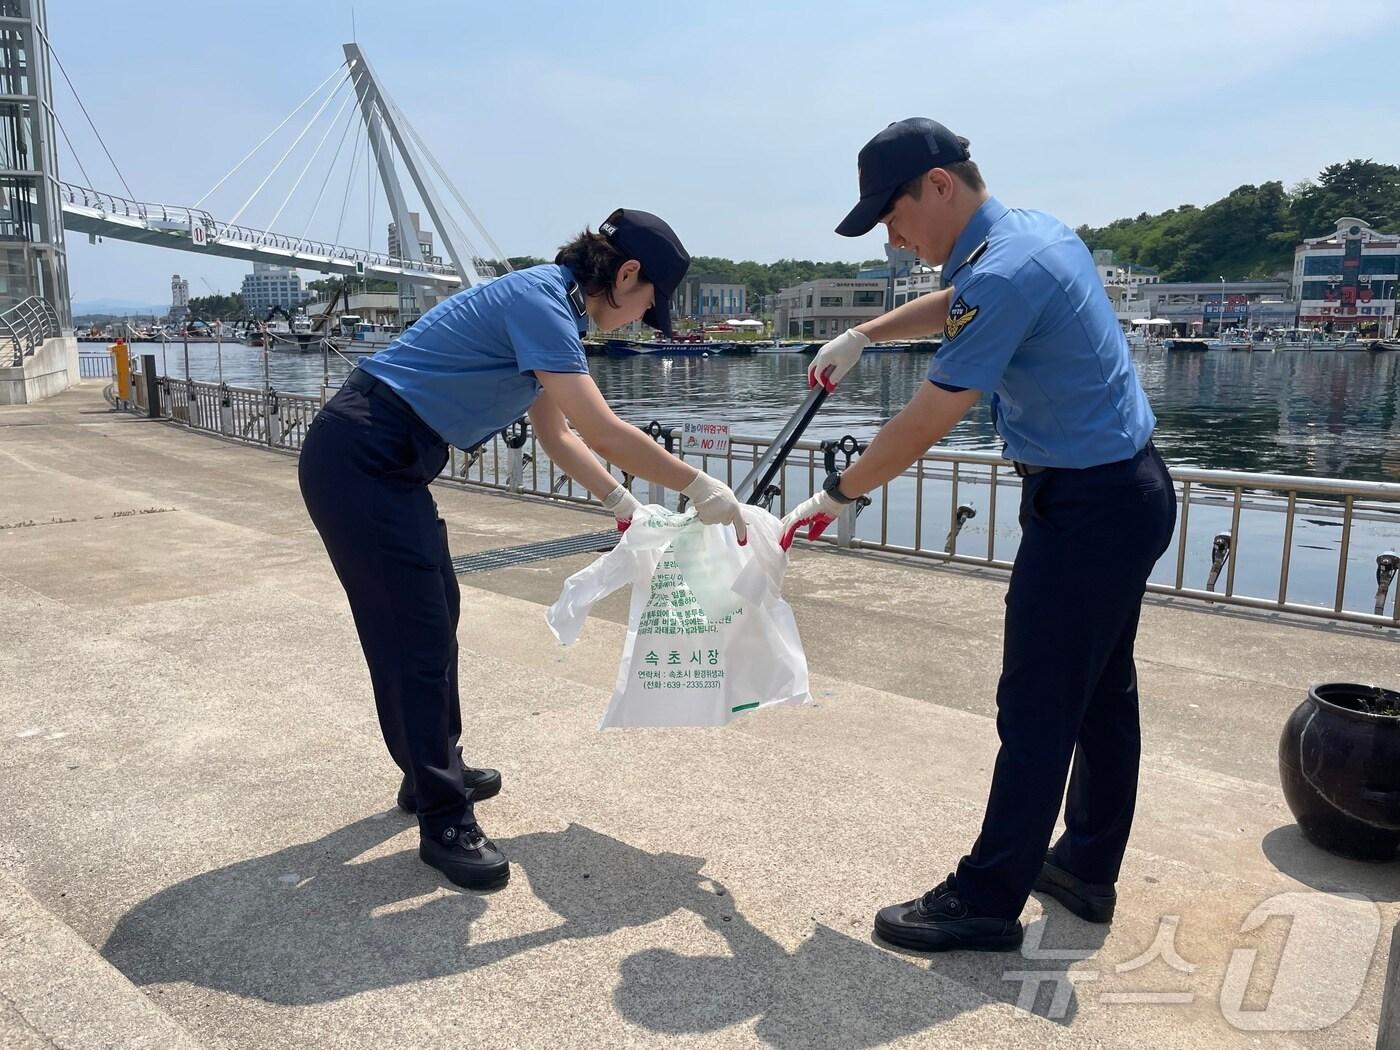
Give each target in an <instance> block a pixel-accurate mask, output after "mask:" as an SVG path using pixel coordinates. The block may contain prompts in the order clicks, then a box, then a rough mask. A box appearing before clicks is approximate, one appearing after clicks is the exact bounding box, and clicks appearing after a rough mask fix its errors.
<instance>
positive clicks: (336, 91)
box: [228, 73, 350, 226]
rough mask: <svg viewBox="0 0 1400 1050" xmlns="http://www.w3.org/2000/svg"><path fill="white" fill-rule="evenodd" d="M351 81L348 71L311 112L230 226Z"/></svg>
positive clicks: (232, 219)
mask: <svg viewBox="0 0 1400 1050" xmlns="http://www.w3.org/2000/svg"><path fill="white" fill-rule="evenodd" d="M349 82H350V74H349V73H346V74H345V78H344V79H343V80H341V82H340V83H338V84H336V86H335V88H334V90H332V91H331V93H330V94H329V95H327V96H326V100H325V101H324V102H322V103H321V105H320V107H319V108H318V109H317V110H316V112H315V113H313V114H311V119H310V120H308V121H307V122H306V127H304V128H302V129H301V133H300V134H299V135H297V137H296V138H294V139H293V140H292V144H291V145H290V146H288V147H287V150H286V152H285V153H283V154H282V156H281V157H279V158H278V159H277V163H276V164H274V165H273V166H272V170H271V171H269V172H268V173H267V174H266V175H265V176H263V180H262V182H260V183H258V188H257V189H255V190H254V191H253V192H252V193H251V194H250V195H249V197H248V199H247V200H246V201H244V202H243V206H242V207H241V208H239V209H238V210H237V211H236V212H234V213H233V218H231V219H229V220H228V224H229V225H230V226H234V225H236V224H237V223H238V219H239V217H240V216H241V215H242V214H243V213H244V212H245V211H247V210H248V205H250V204H252V203H253V201H254V199H255V198H256V197H257V195H258V194H259V193H261V192H262V190H263V187H264V186H266V185H267V184H268V181H269V180H270V179H271V178H272V176H274V175H276V174H277V172H278V170H279V169H280V168H281V167H282V165H283V164H285V163H286V162H287V158H288V157H290V156H291V155H292V151H293V150H295V149H296V148H297V146H298V145H300V144H301V140H302V139H304V138H306V133H307V132H308V131H310V130H311V127H312V125H313V124H315V123H316V121H317V120H319V119H320V117H321V114H322V113H324V112H325V110H326V107H327V106H329V105H330V104H331V102H332V100H334V98H335V97H336V95H338V94H340V89H341V88H342V87H344V86H345V85H346V84H348V83H349Z"/></svg>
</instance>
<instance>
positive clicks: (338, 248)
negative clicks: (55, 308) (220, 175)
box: [59, 182, 457, 278]
mask: <svg viewBox="0 0 1400 1050" xmlns="http://www.w3.org/2000/svg"><path fill="white" fill-rule="evenodd" d="M59 189H60V193H61V195H62V197H63V200H64V202H65V203H67V204H71V205H73V206H75V207H82V208H90V209H92V210H93V211H97V212H100V213H101V214H102V215H104V216H106V215H120V216H122V217H123V218H128V219H137V220H139V221H140V222H142V223H144V224H147V225H150V224H156V226H157V227H158V228H165V229H169V230H172V231H178V230H182V229H188V228H190V227H191V226H202V227H203V228H204V230H205V234H206V236H207V237H208V239H209V242H210V243H211V244H212V243H214V242H216V241H232V242H236V243H238V244H242V245H249V246H252V247H262V248H275V249H278V250H279V251H286V252H292V253H294V254H298V255H309V256H316V257H318V258H326V259H341V260H345V261H347V262H352V263H353V262H362V263H364V264H365V265H366V266H373V267H376V268H380V269H396V270H404V271H406V272H412V273H431V274H438V275H441V276H443V277H452V278H455V277H457V271H456V270H455V269H453V268H452V267H451V266H444V265H442V264H441V263H432V262H420V261H417V260H412V261H411V260H408V259H400V258H397V257H395V256H391V255H386V254H384V253H382V252H374V251H370V250H368V249H365V248H348V247H346V246H344V245H340V244H327V243H326V242H324V241H313V240H308V239H307V238H304V237H291V236H288V235H286V234H282V233H274V232H272V231H269V230H258V229H254V228H253V227H251V226H236V225H234V224H232V223H227V222H222V221H220V220H218V219H216V218H214V216H213V215H211V214H210V213H209V212H207V211H205V210H203V209H202V208H186V207H184V206H182V205H175V204H155V203H149V202H146V201H135V200H130V199H129V198H126V197H118V196H115V195H113V194H110V193H104V192H103V191H101V190H94V189H91V188H89V187H87V186H78V185H75V184H73V183H70V182H60V183H59Z"/></svg>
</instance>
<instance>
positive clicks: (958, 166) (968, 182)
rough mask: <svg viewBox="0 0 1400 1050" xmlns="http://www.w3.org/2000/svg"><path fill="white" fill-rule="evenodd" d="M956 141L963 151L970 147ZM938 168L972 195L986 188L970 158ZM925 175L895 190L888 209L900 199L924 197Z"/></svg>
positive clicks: (887, 212)
mask: <svg viewBox="0 0 1400 1050" xmlns="http://www.w3.org/2000/svg"><path fill="white" fill-rule="evenodd" d="M958 141H959V142H961V143H962V146H963V149H967V148H968V147H969V146H970V145H971V143H969V142H968V141H967V139H965V138H963V137H962V136H961V135H959V136H958ZM939 167H940V168H942V169H943V170H944V171H946V172H947V173H948V174H949V175H952V176H953V177H954V178H956V179H958V180H959V181H961V182H962V184H963V185H964V186H966V187H967V188H968V189H970V190H972V191H973V192H974V193H980V192H981V191H982V190H985V189H986V188H987V184H986V182H984V181H983V179H982V173H981V172H980V171H978V170H977V162H976V161H975V160H972V159H971V158H970V157H969V158H968V159H967V160H959V161H955V162H954V163H952V164H940V165H939ZM927 174H928V172H927V171H926V172H924V173H923V174H921V175H915V176H914V177H913V178H912V179H910V180H909V181H908V182H906V183H905V184H904V185H903V186H901V187H899V189H897V190H895V192H894V196H893V197H891V198H890V208H893V207H894V204H895V201H897V200H899V198H901V197H913V198H914V199H915V200H919V199H921V198H922V197H923V195H924V176H925V175H927ZM885 214H886V215H888V214H889V209H888V208H887V209H886V210H885Z"/></svg>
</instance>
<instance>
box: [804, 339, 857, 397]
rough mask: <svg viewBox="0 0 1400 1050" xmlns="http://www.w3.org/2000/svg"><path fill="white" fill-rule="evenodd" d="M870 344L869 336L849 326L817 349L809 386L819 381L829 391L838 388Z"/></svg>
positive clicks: (809, 369) (808, 382)
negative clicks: (838, 384) (837, 385)
mask: <svg viewBox="0 0 1400 1050" xmlns="http://www.w3.org/2000/svg"><path fill="white" fill-rule="evenodd" d="M869 345H870V339H869V337H868V336H866V335H863V334H862V333H860V332H857V331H856V330H855V329H854V328H848V329H847V330H846V331H844V332H842V333H841V334H840V335H838V336H837V337H836V338H835V339H833V340H831V342H829V343H825V344H824V345H823V346H822V348H821V349H820V350H818V351H817V356H816V358H815V359H814V360H813V361H812V366H811V367H810V368H808V369H807V386H808V387H809V388H810V387H814V386H816V385H817V384H818V383H821V385H822V386H824V387H826V390H827V393H830V392H831V391H833V390H835V389H836V384H837V383H839V382H841V380H842V379H844V378H846V373H847V372H849V371H850V370H851V369H852V368H854V367H855V366H856V362H857V361H859V360H860V355H861V354H862V353H863V352H864V351H865V348H866V347H867V346H869Z"/></svg>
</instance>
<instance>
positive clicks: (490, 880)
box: [418, 824, 510, 890]
mask: <svg viewBox="0 0 1400 1050" xmlns="http://www.w3.org/2000/svg"><path fill="white" fill-rule="evenodd" d="M418 856H419V857H421V858H422V859H423V863H425V864H428V865H431V866H432V867H434V868H437V870H438V871H440V872H442V873H443V874H444V875H446V876H447V877H448V878H449V879H450V880H451V881H453V882H455V883H456V884H457V885H458V886H466V887H467V888H468V889H473V890H485V889H490V888H491V887H493V886H504V885H505V884H506V882H507V881H509V879H510V862H509V861H507V860H506V855H505V854H504V853H502V852H501V851H500V850H499V849H498V848H497V847H496V844H495V843H494V842H492V841H491V840H490V839H488V838H487V837H486V834H485V832H483V831H482V830H481V827H480V826H479V825H477V824H464V825H462V826H461V827H459V828H448V829H447V830H446V831H444V832H443V833H442V835H441V836H440V837H439V838H436V839H430V838H426V837H424V838H420V839H419V840H418Z"/></svg>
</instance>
